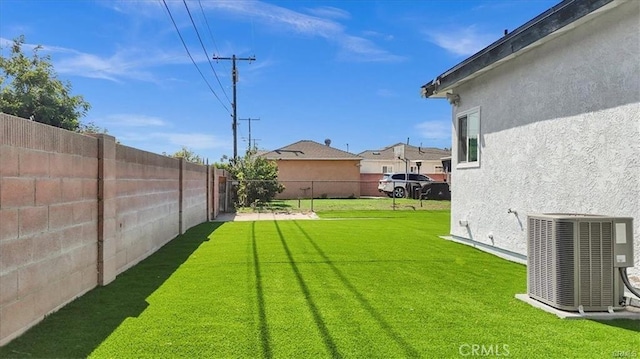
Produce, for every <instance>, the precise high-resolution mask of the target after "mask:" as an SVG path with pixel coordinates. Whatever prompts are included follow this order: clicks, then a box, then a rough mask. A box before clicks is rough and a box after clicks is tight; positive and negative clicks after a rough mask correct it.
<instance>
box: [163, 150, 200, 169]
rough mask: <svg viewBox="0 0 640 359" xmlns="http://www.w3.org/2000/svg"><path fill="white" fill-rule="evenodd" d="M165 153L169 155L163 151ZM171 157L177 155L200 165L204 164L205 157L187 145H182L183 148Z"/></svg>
mask: <svg viewBox="0 0 640 359" xmlns="http://www.w3.org/2000/svg"><path fill="white" fill-rule="evenodd" d="M163 155H165V156H167V154H166V153H163ZM170 157H176V158H179V157H182V158H184V159H185V161H187V162H193V163H197V164H200V165H203V164H204V159H203V158H202V156H200V155H198V154H196V153H195V152H194V151H193V150H190V149H189V148H187V147H186V146H182V148H181V149H180V150H179V151H177V152H176V153H174V154H172V155H171V156H170Z"/></svg>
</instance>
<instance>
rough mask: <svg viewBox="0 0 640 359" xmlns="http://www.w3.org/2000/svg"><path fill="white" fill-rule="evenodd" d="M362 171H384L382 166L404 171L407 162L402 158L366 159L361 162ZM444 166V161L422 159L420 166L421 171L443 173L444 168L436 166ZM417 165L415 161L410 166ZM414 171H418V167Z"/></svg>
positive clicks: (394, 170)
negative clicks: (394, 159)
mask: <svg viewBox="0 0 640 359" xmlns="http://www.w3.org/2000/svg"><path fill="white" fill-rule="evenodd" d="M360 166H361V167H360V173H382V166H393V172H404V171H405V163H404V162H403V161H401V160H396V161H393V160H370V159H364V160H362V161H361V162H360ZM438 166H439V167H442V161H429V160H424V161H422V165H421V166H420V173H423V174H424V173H441V172H442V169H441V168H440V169H437V168H436V167H438ZM411 167H414V168H415V167H416V164H415V163H410V164H409V168H411ZM413 172H418V171H417V168H415V170H414V171H413Z"/></svg>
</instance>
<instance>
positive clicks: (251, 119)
mask: <svg viewBox="0 0 640 359" xmlns="http://www.w3.org/2000/svg"><path fill="white" fill-rule="evenodd" d="M240 121H249V148H251V121H260V119H259V118H241V119H240ZM254 147H255V146H254Z"/></svg>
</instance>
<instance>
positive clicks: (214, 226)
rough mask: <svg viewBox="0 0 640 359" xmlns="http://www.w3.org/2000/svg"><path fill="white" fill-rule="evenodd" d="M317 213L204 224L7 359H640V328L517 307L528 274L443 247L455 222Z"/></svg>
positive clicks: (13, 348) (53, 319)
mask: <svg viewBox="0 0 640 359" xmlns="http://www.w3.org/2000/svg"><path fill="white" fill-rule="evenodd" d="M319 214H320V216H321V218H323V219H324V220H317V221H279V222H273V221H264V222H234V223H224V224H219V223H207V224H202V225H200V226H197V227H195V228H193V229H192V230H190V231H189V232H188V233H187V234H186V235H184V236H181V237H179V238H177V239H175V240H174V241H172V242H171V243H169V244H168V245H166V246H165V247H164V248H163V249H161V250H160V251H159V252H158V253H156V254H155V255H153V256H152V257H150V258H149V259H147V260H145V261H144V262H142V263H141V264H139V265H138V266H136V267H134V268H132V269H130V270H129V271H127V272H125V273H123V274H121V275H120V276H118V278H117V280H116V281H115V282H113V283H112V284H110V285H108V286H107V287H102V288H97V289H95V290H93V291H91V292H89V293H88V294H86V295H85V296H83V297H81V298H79V299H78V300H76V301H74V302H73V303H71V304H70V305H68V306H66V307H65V308H63V309H62V310H60V311H59V312H57V313H55V314H53V315H51V316H49V317H48V318H47V319H45V321H43V322H42V323H41V324H40V325H38V326H36V327H35V328H33V329H32V330H30V331H29V332H27V333H26V334H25V335H23V336H22V337H20V338H18V339H17V340H15V341H13V342H12V343H10V344H9V345H7V346H5V347H3V348H1V349H0V357H24V358H41V357H65V358H66V357H87V356H90V357H96V358H141V357H147V358H166V357H168V358H171V357H183V358H257V357H264V358H271V357H273V358H281V357H287V358H319V357H344V358H347V357H351V358H376V357H377V358H402V357H424V358H460V357H475V356H481V355H480V354H482V351H481V350H482V349H481V348H482V347H484V348H485V354H487V351H488V350H493V352H492V354H493V355H489V356H493V357H496V356H503V357H504V356H508V357H514V358H612V357H615V355H616V353H619V352H629V353H635V355H636V356H638V355H640V335H639V332H640V322H637V321H614V322H603V323H600V322H594V321H587V320H579V321H571V320H561V319H558V318H556V317H555V316H553V315H551V314H547V313H545V312H543V311H540V310H538V309H535V308H532V307H530V306H529V305H527V304H525V303H522V302H520V301H519V300H517V299H515V298H514V295H515V294H516V293H524V292H525V291H526V283H525V280H526V274H525V268H524V266H521V265H518V264H513V263H510V262H507V261H504V260H501V259H499V258H497V257H494V256H491V255H488V254H486V253H483V252H480V251H477V250H475V249H473V248H471V247H468V246H464V245H460V244H457V243H454V242H449V241H446V240H443V239H441V238H439V237H438V236H439V235H442V234H446V233H447V232H448V227H449V212H448V211H353V212H324V213H319ZM474 348H476V349H477V353H478V355H472V354H473V352H472V350H473V349H474ZM496 354H497V355H496ZM485 356H486V355H485Z"/></svg>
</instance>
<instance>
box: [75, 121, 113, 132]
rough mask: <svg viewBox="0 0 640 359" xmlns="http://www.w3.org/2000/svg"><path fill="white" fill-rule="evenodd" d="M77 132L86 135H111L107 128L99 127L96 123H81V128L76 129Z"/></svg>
mask: <svg viewBox="0 0 640 359" xmlns="http://www.w3.org/2000/svg"><path fill="white" fill-rule="evenodd" d="M76 131H77V132H79V133H85V134H90V133H104V134H107V133H109V130H107V129H106V128H103V127H100V126H98V125H96V124H95V122H87V123H81V124H80V126H78V128H77V129H76Z"/></svg>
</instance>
